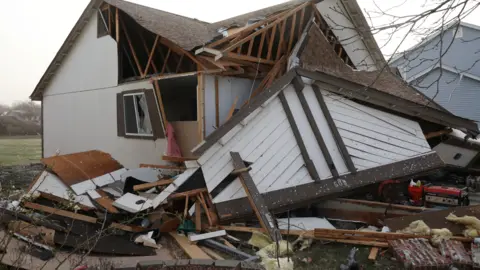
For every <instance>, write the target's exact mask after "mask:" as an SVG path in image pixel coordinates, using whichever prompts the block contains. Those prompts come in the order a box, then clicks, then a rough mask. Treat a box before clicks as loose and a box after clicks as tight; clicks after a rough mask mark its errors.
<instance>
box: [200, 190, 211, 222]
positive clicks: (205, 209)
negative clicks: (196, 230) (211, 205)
mask: <svg viewBox="0 0 480 270" xmlns="http://www.w3.org/2000/svg"><path fill="white" fill-rule="evenodd" d="M197 200H199V201H200V204H201V205H202V207H203V210H204V211H205V215H207V220H208V225H210V227H211V226H213V219H212V217H211V216H210V211H209V209H208V207H207V203H206V202H205V198H204V197H203V193H200V194H198V195H197Z"/></svg>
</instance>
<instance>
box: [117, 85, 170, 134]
mask: <svg viewBox="0 0 480 270" xmlns="http://www.w3.org/2000/svg"><path fill="white" fill-rule="evenodd" d="M160 119H161V116H160V113H159V110H158V107H157V102H156V98H155V95H154V93H153V91H152V90H130V91H125V92H122V93H118V94H117V133H118V136H120V137H125V138H138V139H156V138H164V137H165V133H164V129H163V124H162V122H161V120H160Z"/></svg>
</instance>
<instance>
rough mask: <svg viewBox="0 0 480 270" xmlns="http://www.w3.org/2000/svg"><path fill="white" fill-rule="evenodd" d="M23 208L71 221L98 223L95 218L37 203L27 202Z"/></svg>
mask: <svg viewBox="0 0 480 270" xmlns="http://www.w3.org/2000/svg"><path fill="white" fill-rule="evenodd" d="M23 206H24V207H25V208H30V209H34V210H38V211H41V212H44V213H49V214H54V215H58V216H62V217H68V218H71V219H75V220H81V221H85V222H88V223H97V219H96V218H94V217H90V216H85V215H81V214H77V213H73V212H70V211H66V210H62V209H57V208H52V207H48V206H45V205H41V204H37V203H32V202H25V203H24V204H23Z"/></svg>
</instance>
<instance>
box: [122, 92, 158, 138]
mask: <svg viewBox="0 0 480 270" xmlns="http://www.w3.org/2000/svg"><path fill="white" fill-rule="evenodd" d="M128 96H132V97H135V96H143V97H144V98H145V105H146V106H147V111H146V112H144V113H145V114H149V115H150V108H149V106H148V103H147V102H146V100H147V96H146V95H145V92H143V91H142V92H136V93H124V94H123V95H122V98H123V121H124V123H125V124H124V127H125V135H127V136H140V137H153V123H152V120H151V119H150V117H149V120H150V126H151V127H152V133H149V134H147V133H129V132H127V115H126V111H127V110H125V97H128ZM134 101H135V98H134ZM133 108H134V109H135V124H136V125H137V131H139V130H140V126H139V119H138V118H139V117H140V115H139V113H138V104H137V102H133Z"/></svg>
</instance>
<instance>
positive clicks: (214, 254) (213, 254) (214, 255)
mask: <svg viewBox="0 0 480 270" xmlns="http://www.w3.org/2000/svg"><path fill="white" fill-rule="evenodd" d="M200 248H201V249H202V250H203V251H204V252H205V253H207V254H208V256H210V257H212V259H214V260H225V258H224V257H222V256H221V255H220V254H218V253H217V252H215V251H213V250H211V249H209V248H208V247H200Z"/></svg>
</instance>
